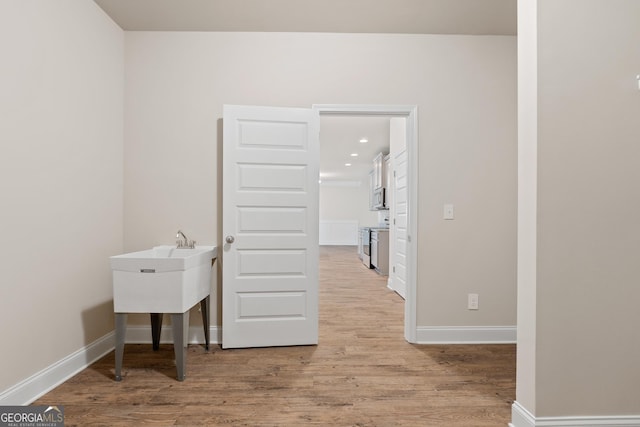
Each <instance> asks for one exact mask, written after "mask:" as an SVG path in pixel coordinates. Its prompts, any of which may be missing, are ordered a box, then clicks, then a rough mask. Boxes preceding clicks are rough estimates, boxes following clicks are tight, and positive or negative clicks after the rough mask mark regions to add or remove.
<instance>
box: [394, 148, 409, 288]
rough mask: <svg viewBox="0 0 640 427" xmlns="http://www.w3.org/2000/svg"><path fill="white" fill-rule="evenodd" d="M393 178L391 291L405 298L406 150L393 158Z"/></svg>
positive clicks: (407, 205)
mask: <svg viewBox="0 0 640 427" xmlns="http://www.w3.org/2000/svg"><path fill="white" fill-rule="evenodd" d="M394 163H395V169H394V177H393V212H394V217H393V225H392V226H393V228H394V234H393V238H394V242H393V245H392V247H393V253H392V254H391V258H392V265H393V267H392V269H393V283H392V286H393V290H394V291H396V292H397V293H398V295H400V296H401V297H402V298H404V299H406V298H407V231H408V229H407V226H408V218H409V217H408V213H409V211H408V207H409V204H408V203H407V201H408V192H407V190H408V188H407V183H408V179H407V178H408V177H407V150H404V151H402V152H401V153H399V154H398V155H396V156H395V162H394Z"/></svg>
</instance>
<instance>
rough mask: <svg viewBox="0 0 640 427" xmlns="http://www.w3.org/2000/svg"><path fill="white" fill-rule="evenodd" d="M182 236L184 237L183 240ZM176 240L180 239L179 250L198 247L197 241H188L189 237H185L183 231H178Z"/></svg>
mask: <svg viewBox="0 0 640 427" xmlns="http://www.w3.org/2000/svg"><path fill="white" fill-rule="evenodd" d="M180 236H182V238H181V237H180ZM176 239H178V240H176V247H177V248H189V249H194V248H195V247H196V241H195V240H189V239H187V236H185V235H184V233H183V232H182V231H181V230H178V232H177V233H176Z"/></svg>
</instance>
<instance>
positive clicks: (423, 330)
mask: <svg viewBox="0 0 640 427" xmlns="http://www.w3.org/2000/svg"><path fill="white" fill-rule="evenodd" d="M417 332H418V339H417V344H515V343H516V327H515V326H419V327H418V331H417Z"/></svg>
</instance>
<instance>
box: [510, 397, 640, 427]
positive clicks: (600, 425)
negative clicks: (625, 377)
mask: <svg viewBox="0 0 640 427" xmlns="http://www.w3.org/2000/svg"><path fill="white" fill-rule="evenodd" d="M509 426H510V427H605V426H606V427H640V415H609V416H593V417H584V416H580V417H539V418H536V417H534V416H533V415H532V414H531V412H529V411H528V410H527V409H526V408H525V407H523V406H522V405H520V404H519V403H518V402H513V405H512V406H511V423H509Z"/></svg>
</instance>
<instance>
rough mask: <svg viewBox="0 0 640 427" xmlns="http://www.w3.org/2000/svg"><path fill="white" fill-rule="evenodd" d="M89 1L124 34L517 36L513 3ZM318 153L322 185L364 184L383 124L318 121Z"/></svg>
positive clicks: (383, 141) (383, 143) (378, 120)
mask: <svg viewBox="0 0 640 427" xmlns="http://www.w3.org/2000/svg"><path fill="white" fill-rule="evenodd" d="M94 1H95V2H96V3H97V4H98V5H99V6H100V7H101V8H102V9H103V10H104V11H105V12H106V13H107V14H108V15H109V16H110V17H111V18H112V19H113V20H114V21H115V22H116V23H117V24H118V25H119V26H120V27H121V28H122V29H123V30H126V31H243V32H320V33H322V32H332V33H400V34H467V35H516V22H517V13H516V4H517V0H94ZM363 137H366V138H368V140H369V142H368V143H367V144H360V143H359V142H358V141H359V140H360V139H361V138H363ZM320 147H321V149H320V151H321V178H322V180H323V183H324V184H331V183H334V184H336V185H337V184H340V183H342V184H345V185H348V184H355V183H356V182H366V179H367V177H368V173H369V171H370V170H371V168H372V160H373V157H375V155H376V154H377V153H378V152H380V151H388V147H389V118H385V117H380V116H377V117H354V116H342V117H341V116H330V117H321V126H320ZM351 153H357V154H358V157H351ZM345 163H351V164H352V165H351V166H345Z"/></svg>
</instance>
